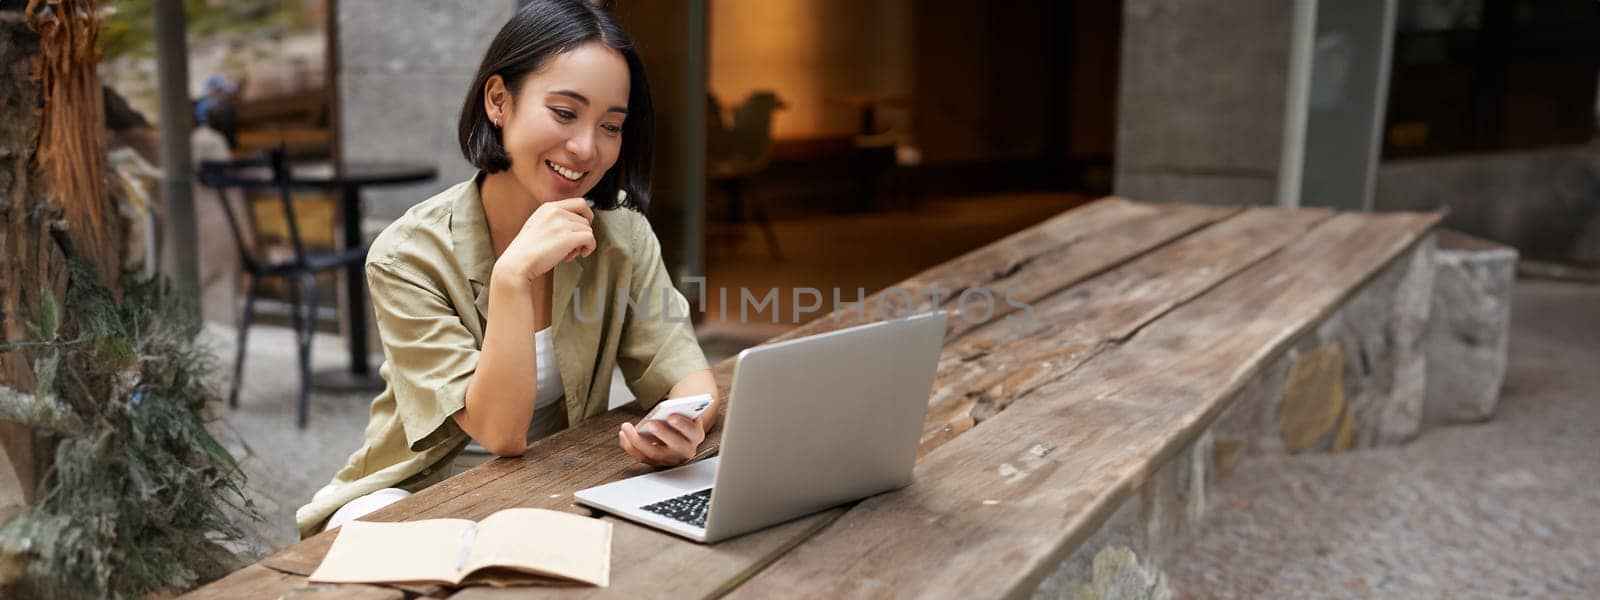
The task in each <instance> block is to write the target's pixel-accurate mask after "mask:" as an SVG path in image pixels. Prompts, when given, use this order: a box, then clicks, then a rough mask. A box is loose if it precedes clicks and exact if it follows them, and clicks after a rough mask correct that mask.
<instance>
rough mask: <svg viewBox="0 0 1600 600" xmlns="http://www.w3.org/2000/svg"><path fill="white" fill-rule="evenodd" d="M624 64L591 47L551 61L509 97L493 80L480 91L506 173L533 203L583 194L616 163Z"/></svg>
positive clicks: (601, 46) (611, 53)
mask: <svg viewBox="0 0 1600 600" xmlns="http://www.w3.org/2000/svg"><path fill="white" fill-rule="evenodd" d="M628 86H629V79H628V63H627V60H626V59H624V58H623V57H622V54H621V53H619V52H617V51H616V50H613V49H611V48H609V47H607V46H605V45H604V44H601V43H598V42H590V43H587V44H583V45H581V46H578V47H576V48H573V49H572V50H569V51H567V52H564V53H562V54H558V55H556V56H553V57H551V58H550V59H549V60H548V61H547V62H546V63H545V64H544V66H543V68H541V69H540V70H539V71H537V72H534V73H531V74H529V75H528V76H526V77H525V78H524V79H523V81H522V85H521V88H520V89H519V90H517V93H516V96H515V98H513V97H512V95H511V93H510V91H509V90H508V89H507V88H506V86H505V81H504V80H503V79H502V78H501V77H500V76H499V75H496V76H494V77H491V78H489V81H488V82H487V83H486V84H485V88H484V110H485V111H487V112H488V114H489V119H490V120H491V121H493V122H496V123H498V125H499V127H500V131H501V136H500V139H501V141H502V143H503V144H504V146H505V150H506V155H507V156H509V157H510V158H511V174H512V176H514V177H515V178H516V180H517V183H519V184H521V186H522V189H523V190H524V191H526V192H527V193H528V194H529V195H531V196H532V197H533V198H534V200H537V201H539V202H550V201H554V200H563V199H566V198H574V197H578V196H582V195H584V194H587V193H588V192H589V190H591V189H594V186H595V184H597V183H599V182H600V179H601V178H602V177H604V176H605V174H606V171H608V170H610V169H611V167H612V165H614V164H616V162H617V155H618V154H620V153H621V151H622V122H623V121H624V120H625V119H626V117H627V107H628V92H629V88H628Z"/></svg>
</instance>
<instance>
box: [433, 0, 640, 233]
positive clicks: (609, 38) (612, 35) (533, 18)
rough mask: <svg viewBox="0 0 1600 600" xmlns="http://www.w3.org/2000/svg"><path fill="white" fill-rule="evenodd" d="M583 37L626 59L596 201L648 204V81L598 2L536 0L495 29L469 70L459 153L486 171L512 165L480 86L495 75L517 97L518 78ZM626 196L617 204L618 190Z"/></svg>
mask: <svg viewBox="0 0 1600 600" xmlns="http://www.w3.org/2000/svg"><path fill="white" fill-rule="evenodd" d="M589 42H599V43H601V44H605V45H606V46H607V47H609V48H611V49H613V50H616V51H617V52H619V53H621V54H622V57H623V58H624V59H626V60H627V62H628V77H629V79H630V83H629V92H628V118H627V119H626V120H624V121H623V122H622V150H621V152H620V153H619V155H618V156H617V163H616V164H615V165H613V166H612V167H611V170H610V171H607V172H606V174H605V176H604V177H602V178H601V179H600V183H598V184H596V185H595V186H594V189H592V190H590V191H589V194H588V198H589V199H590V200H592V201H594V204H595V208H600V209H605V210H609V209H613V208H617V207H618V206H619V205H620V206H630V207H632V208H635V209H639V210H642V209H643V208H644V207H646V206H649V203H650V163H651V160H652V155H651V148H652V147H653V146H654V145H655V144H654V137H655V111H654V108H653V107H652V106H651V102H650V85H649V84H648V83H647V82H646V81H645V76H644V62H643V61H641V60H639V55H638V53H636V52H634V49H633V40H632V39H630V38H629V37H628V34H627V33H626V32H624V31H623V30H622V28H621V27H620V26H618V25H617V22H616V20H615V19H614V18H613V17H612V16H611V14H610V13H608V12H606V11H605V10H604V9H602V8H600V7H598V6H595V5H592V4H589V3H588V2H583V1H581V0H535V1H534V2H529V3H528V4H527V5H525V6H523V7H522V8H521V9H520V10H518V11H517V14H516V16H513V17H511V20H510V21H507V22H506V24H505V26H504V27H501V28H500V33H499V34H497V35H495V36H494V41H493V42H491V43H490V44H489V50H488V51H487V52H485V53H484V55H483V64H481V65H479V66H478V74H477V75H474V76H473V77H472V88H471V89H469V90H467V101H466V103H465V104H463V105H462V106H461V123H460V125H459V131H458V135H459V137H460V139H461V154H462V155H464V156H465V157H466V159H467V162H470V163H472V164H473V166H476V167H477V168H479V169H483V170H484V171H487V172H489V173H498V172H500V171H504V170H506V169H509V168H511V156H510V155H508V154H506V148H505V144H504V142H503V140H502V139H501V137H500V128H499V127H496V126H495V125H494V123H492V122H490V121H489V115H488V113H487V112H486V111H485V110H484V107H483V96H484V91H483V90H484V86H485V85H486V84H487V83H488V82H489V78H490V77H493V76H495V75H499V76H500V77H501V78H502V79H504V80H505V85H506V89H507V90H508V91H510V92H511V96H512V98H516V96H517V93H518V91H520V89H521V87H522V82H523V78H525V77H527V76H528V75H529V74H532V73H536V72H538V71H539V70H540V69H542V68H544V66H545V63H546V62H548V61H549V60H550V58H551V57H554V56H556V55H559V54H561V53H562V52H566V51H568V50H572V49H574V48H577V47H578V46H581V45H583V44H586V43H589ZM619 190H620V191H626V192H627V199H626V200H625V201H624V202H622V203H620V204H619V203H618V201H617V192H618V191H619Z"/></svg>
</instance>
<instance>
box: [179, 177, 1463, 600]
mask: <svg viewBox="0 0 1600 600" xmlns="http://www.w3.org/2000/svg"><path fill="white" fill-rule="evenodd" d="M1437 221H1438V215H1435V214H1415V213H1392V214H1334V213H1332V212H1329V211H1325V210H1282V209H1276V208H1250V209H1242V208H1237V207H1215V206H1195V205H1177V204H1160V205H1157V204H1143V203H1137V202H1132V201H1129V200H1124V199H1119V198H1108V199H1103V200H1100V201H1097V202H1094V203H1091V204H1088V205H1085V206H1083V207H1080V208H1078V209H1074V210H1072V211H1069V212H1067V213H1063V214H1062V215H1059V216H1057V217H1055V218H1052V219H1050V220H1048V221H1045V222H1043V223H1041V224H1039V225H1037V226H1035V227H1032V228H1030V229H1027V230H1025V231H1022V232H1019V233H1017V234H1015V235H1012V236H1010V237H1007V238H1005V239H1003V240H1000V241H998V242H995V243H993V244H991V245H989V246H986V247H984V248H981V249H979V250H976V251H974V252H971V253H969V254H967V255H965V256H962V257H960V258H958V259H956V260H954V261H951V262H949V263H945V264H943V265H939V266H937V267H935V268H932V269H929V270H927V271H925V272H922V273H920V274H917V275H916V276H914V277H912V278H911V279H908V280H907V281H905V282H903V283H901V284H899V285H898V286H897V287H900V288H907V289H920V290H931V289H934V288H946V289H949V290H957V291H959V290H963V289H973V290H976V289H979V288H984V289H987V290H989V291H990V292H991V293H992V294H994V298H996V300H995V301H994V302H992V303H991V302H986V301H984V300H982V298H983V297H982V296H980V295H978V294H969V295H968V297H967V298H966V301H965V302H964V308H963V303H962V301H961V300H960V299H959V297H952V298H950V299H949V300H947V301H945V302H944V304H943V306H944V307H946V308H948V309H951V310H952V311H958V310H964V311H965V313H964V314H966V315H970V316H972V317H974V319H973V320H972V321H969V320H967V319H965V318H962V317H961V316H960V315H959V314H957V313H956V312H952V317H951V320H950V324H951V325H950V332H949V335H948V336H947V337H946V341H945V345H944V350H943V353H942V355H941V357H940V364H939V369H938V375H937V378H936V380H935V383H934V386H933V392H932V394H931V397H930V398H929V411H928V414H927V418H926V422H925V425H924V436H923V440H922V446H921V451H920V455H919V461H918V464H917V467H916V473H915V482H914V483H913V484H912V485H911V486H909V487H907V488H904V489H902V490H898V491H894V492H890V493H885V494H881V495H878V496H875V497H872V498H869V499H866V500H863V501H860V502H857V503H854V504H852V505H848V506H842V507H838V508H835V509H832V510H828V511H824V512H821V513H818V514H815V515H811V516H808V517H804V518H801V519H798V520H795V521H791V522H789V523H785V524H782V525H778V526H775V527H772V528H769V529H765V530H762V531H759V532H755V533H751V534H748V535H745V536H741V537H738V538H734V539H732V540H728V541H725V542H722V543H719V544H715V545H710V546H707V545H701V544H695V543H692V542H687V541H684V540H681V539H679V538H676V537H673V536H670V535H667V534H663V533H658V532H656V531H655V530H652V529H648V528H643V527H639V526H635V525H632V524H630V523H628V522H626V521H621V520H614V522H615V524H616V529H615V539H614V543H613V548H614V550H613V555H612V577H611V586H610V587H608V588H605V589H594V588H558V589H539V588H520V589H503V590H497V589H488V588H469V589H465V590H460V591H454V593H453V595H452V594H451V592H452V590H445V589H440V588H410V589H408V590H407V591H406V592H405V593H407V594H423V595H427V594H433V595H449V596H450V597H451V598H462V599H471V598H489V597H511V596H517V597H521V596H525V595H560V596H616V597H707V596H720V595H725V594H727V595H732V596H736V597H748V598H766V597H774V596H781V597H792V596H796V595H804V596H809V597H828V598H831V597H841V596H887V595H893V596H904V597H952V598H965V597H991V596H1015V595H1021V594H1025V593H1027V592H1028V591H1030V590H1032V589H1033V587H1034V586H1036V585H1037V584H1038V583H1039V581H1040V580H1041V579H1042V578H1043V577H1044V576H1045V575H1046V574H1048V573H1049V572H1050V571H1051V570H1052V569H1053V568H1054V567H1055V565H1056V564H1057V563H1059V562H1060V561H1061V559H1062V558H1063V557H1064V556H1066V555H1067V554H1068V553H1069V552H1070V551H1071V550H1072V549H1073V548H1075V547H1076V546H1077V545H1078V544H1079V543H1081V542H1082V541H1083V540H1084V539H1085V538H1086V537H1088V536H1089V535H1090V534H1091V533H1093V532H1094V531H1095V530H1096V529H1097V528H1098V527H1099V526H1100V524H1101V523H1103V522H1104V521H1105V519H1106V518H1107V517H1108V516H1109V515H1110V514H1111V512H1112V511H1114V510H1115V509H1116V508H1117V507H1118V506H1119V505H1120V504H1121V503H1122V502H1123V501H1124V500H1125V499H1127V498H1128V497H1129V495H1130V494H1132V493H1133V492H1134V491H1135V490H1137V489H1138V488H1139V486H1140V485H1141V483H1142V482H1143V481H1144V480H1145V479H1146V478H1147V477H1149V476H1150V474H1152V473H1154V472H1155V471H1156V470H1157V469H1158V468H1160V467H1161V465H1162V464H1164V463H1165V462H1166V461H1168V460H1169V459H1170V458H1171V457H1172V456H1173V455H1174V454H1175V453H1176V452H1177V451H1178V450H1179V449H1181V448H1183V447H1184V445H1185V444H1186V443H1188V442H1189V441H1190V440H1191V439H1193V438H1194V436H1195V435H1196V433H1197V432H1198V431H1200V430H1201V429H1203V428H1204V427H1205V426H1206V425H1207V424H1208V423H1210V421H1211V420H1212V419H1214V418H1215V417H1216V416H1217V414H1218V413H1219V412H1220V411H1221V410H1222V409H1223V408H1225V407H1226V405H1227V404H1228V401H1229V400H1230V399H1231V398H1232V397H1233V396H1234V395H1235V393H1236V392H1237V391H1238V390H1239V387H1240V386H1241V385H1242V384H1243V382H1245V381H1247V380H1248V379H1249V378H1250V377H1251V376H1252V375H1253V374H1255V373H1256V372H1257V371H1258V370H1259V369H1260V367H1261V365H1262V364H1264V363H1265V362H1266V361H1267V360H1268V359H1270V358H1273V357H1275V356H1277V355H1278V354H1279V353H1281V352H1282V350H1283V348H1284V347H1285V346H1286V345H1287V344H1288V343H1289V342H1291V341H1293V340H1294V339H1295V338H1297V337H1298V336H1300V335H1301V334H1303V333H1305V332H1306V331H1307V330H1308V328H1309V327H1311V326H1312V325H1313V324H1315V323H1316V322H1317V321H1318V320H1319V319H1321V318H1323V317H1325V316H1326V315H1328V314H1329V313H1330V312H1331V311H1333V310H1334V309H1335V308H1337V307H1338V306H1339V305H1340V303H1342V302H1343V301H1344V300H1345V299H1347V298H1348V297H1349V296H1350V295H1351V294H1352V293H1354V291H1355V290H1357V289H1359V288H1360V287H1361V286H1362V285H1363V284H1364V283H1365V282H1367V281H1368V280H1369V279H1371V278H1372V277H1373V276H1374V274H1375V273H1377V272H1378V271H1379V270H1381V269H1382V268H1383V267H1385V266H1386V265H1388V264H1390V263H1391V262H1393V261H1395V259H1396V257H1398V256H1400V255H1401V254H1402V253H1403V252H1405V251H1407V250H1408V249H1409V248H1411V247H1412V246H1413V245H1414V244H1416V243H1417V241H1418V240H1419V239H1421V238H1422V237H1423V236H1424V235H1426V234H1427V233H1428V232H1429V230H1430V229H1431V228H1432V227H1433V226H1434V225H1435V224H1436V223H1437ZM1008 293H1009V294H1011V298H1012V299H1014V300H1017V301H1019V302H1018V303H1021V304H1026V305H1027V308H1023V309H1019V308H1017V307H1015V306H1013V304H1015V303H1009V302H1005V301H1004V299H1005V298H1006V297H1007V296H1006V295H1007V294H1008ZM900 298H901V299H902V300H903V296H902V297H900ZM877 299H878V297H876V296H875V297H873V298H870V299H869V304H868V306H867V307H866V308H867V310H868V311H872V310H874V309H875V307H876V302H877ZM914 302H915V304H916V306H915V308H918V309H925V308H928V307H929V302H928V299H927V296H926V295H924V296H922V297H920V298H917V299H915V300H914ZM859 312H860V311H859V309H857V308H855V307H850V308H847V309H846V310H844V311H843V312H842V313H841V319H840V322H839V323H838V324H835V323H834V319H833V318H832V317H823V318H820V319H818V320H816V321H813V322H811V323H809V324H807V325H805V326H802V327H800V328H798V329H797V330H795V331H792V332H790V333H788V334H786V335H784V336H780V338H779V339H787V338H793V337H796V336H800V335H807V334H812V333H818V332H822V331H827V330H831V329H836V328H839V327H844V326H847V325H850V324H853V323H855V322H858V316H859ZM984 313H992V314H990V315H989V317H990V318H989V319H988V320H986V321H982V322H975V321H978V319H976V317H979V316H982V315H983V314H984ZM1007 317H1013V318H1007ZM732 369H733V364H732V362H731V361H728V362H723V363H721V364H718V365H717V366H716V368H715V370H716V374H717V379H718V381H719V383H721V384H722V385H723V386H726V385H727V384H728V382H729V378H730V375H731V374H732ZM724 390H726V387H724ZM734 401H737V399H734ZM639 416H640V415H639V414H637V413H636V412H634V411H630V410H616V411H612V412H610V413H607V414H605V415H602V416H600V417H597V418H595V419H591V420H589V421H586V422H583V423H580V424H578V425H577V426H575V427H573V428H571V429H569V430H567V431H564V432H561V433H559V434H557V435H554V436H551V437H549V438H546V439H544V440H542V441H540V442H538V443H536V444H535V445H534V446H533V447H532V448H531V449H530V450H529V452H528V454H527V456H526V457H525V458H519V459H498V460H495V461H492V462H489V463H486V464H484V465H482V466H480V467H478V468H476V469H473V470H472V471H469V472H467V473H464V474H462V475H460V476H457V477H455V478H452V479H450V480H447V481H445V482H443V483H440V484H438V485H436V486H434V487H431V488H428V489H426V490H423V491H421V492H420V493H417V494H415V495H413V496H411V497H410V498H407V499H406V500H404V501H402V502H399V503H397V504H394V505H392V506H390V507H388V508H386V509H384V510H382V511H379V512H377V513H375V514H373V515H371V516H370V517H368V518H369V519H371V520H376V521H398V520H412V519H425V518H434V517H461V518H470V519H480V518H483V517H485V516H488V515H489V514H491V513H493V512H495V511H497V510H500V509H504V508H509V507H515V506H531V507H544V508H554V509H559V510H568V511H575V512H583V509H581V508H578V507H576V506H574V505H573V504H572V493H573V492H574V491H576V490H579V489H582V488H585V487H588V486H592V485H596V484H600V483H604V482H607V481H613V480H616V479H619V478H622V477H628V476H631V475H635V474H638V473H641V472H643V471H644V470H645V468H644V467H641V466H639V465H636V464H634V463H633V462H632V461H631V460H630V459H628V457H627V456H626V455H625V454H623V453H622V452H621V451H620V450H618V449H617V448H616V434H615V431H616V429H617V427H618V426H619V425H620V424H621V423H622V422H623V421H626V420H632V419H637V418H638V417H639ZM719 434H720V432H719V431H714V432H713V433H712V435H711V436H710V437H709V438H708V441H707V444H711V445H715V444H716V443H717V440H718V439H719ZM606 518H610V517H606ZM336 533H337V532H331V533H324V534H321V535H318V536H315V537H312V538H310V539H308V540H305V541H303V542H301V543H299V544H296V545H293V546H290V547H288V548H286V549H284V550H282V551H280V552H278V553H277V554H274V555H272V556H271V557H269V558H267V559H266V560H263V561H262V562H261V563H260V564H258V565H254V566H252V567H249V568H247V569H245V570H242V571H239V572H237V573H235V574H233V575H230V576H228V577H227V578H224V579H222V580H220V581H218V582H216V583H213V584H212V585H210V586H207V587H206V588H204V589H201V590H199V591H198V592H197V593H196V596H197V597H272V596H276V595H278V594H280V593H283V592H285V591H296V590H298V592H299V593H313V592H318V589H317V588H315V587H303V583H304V580H303V578H302V576H303V575H304V574H307V573H309V572H311V570H313V569H314V568H316V566H317V564H318V563H319V562H320V560H321V558H322V556H323V554H324V553H325V552H326V551H327V548H328V547H329V545H330V544H331V543H332V541H333V538H334V535H336ZM321 592H328V593H335V592H336V593H341V594H342V593H352V594H354V593H358V592H359V593H361V594H363V595H370V596H371V597H375V598H376V597H399V596H398V594H400V593H401V592H400V591H397V590H394V589H392V588H381V587H374V586H342V587H339V588H337V589H334V590H327V589H323V590H321Z"/></svg>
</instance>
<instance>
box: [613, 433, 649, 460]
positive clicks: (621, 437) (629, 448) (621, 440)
mask: <svg viewBox="0 0 1600 600" xmlns="http://www.w3.org/2000/svg"><path fill="white" fill-rule="evenodd" d="M617 445H619V446H622V451H623V452H626V453H628V456H631V457H633V459H634V460H636V461H639V462H642V463H645V464H650V459H649V458H647V457H645V455H643V454H641V453H639V451H638V450H637V449H635V448H634V447H633V442H630V441H628V434H627V433H625V432H624V431H623V430H621V429H618V430H617Z"/></svg>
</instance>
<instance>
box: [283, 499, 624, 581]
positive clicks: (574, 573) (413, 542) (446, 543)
mask: <svg viewBox="0 0 1600 600" xmlns="http://www.w3.org/2000/svg"><path fill="white" fill-rule="evenodd" d="M610 574H611V523H609V522H606V521H602V520H600V519H593V518H589V517H584V516H579V515H575V514H571V513H564V512H557V511H553V510H544V509H540V508H511V509H506V510H502V511H500V512H497V513H494V514H492V515H489V516H488V517H487V518H485V519H484V520H482V521H479V522H477V523H474V522H472V521H468V520H466V519H428V520H425V521H411V522H408V523H371V522H367V521H351V522H349V523H345V524H344V525H343V526H341V527H340V528H339V536H338V537H337V538H335V539H334V541H333V547H332V548H330V549H329V550H328V555H327V556H326V557H324V558H323V559H322V565H321V566H318V567H317V570H316V572H314V573H312V574H311V578H310V579H311V581H312V582H316V583H436V584H442V585H474V584H488V585H495V586H505V585H523V584H537V583H559V582H579V583H587V584H590V585H597V586H600V587H605V586H606V584H607V583H609V580H610Z"/></svg>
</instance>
